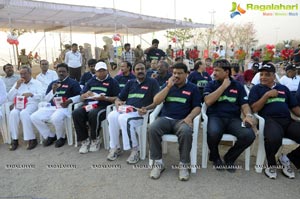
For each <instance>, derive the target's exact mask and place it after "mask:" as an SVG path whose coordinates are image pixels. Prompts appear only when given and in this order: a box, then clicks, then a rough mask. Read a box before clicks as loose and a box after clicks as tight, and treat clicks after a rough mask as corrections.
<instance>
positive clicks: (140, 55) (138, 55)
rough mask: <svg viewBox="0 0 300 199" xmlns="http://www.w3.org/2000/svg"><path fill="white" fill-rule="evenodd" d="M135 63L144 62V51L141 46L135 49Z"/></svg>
mask: <svg viewBox="0 0 300 199" xmlns="http://www.w3.org/2000/svg"><path fill="white" fill-rule="evenodd" d="M134 56H135V63H137V62H141V61H144V51H143V49H142V48H141V44H139V45H137V46H136V49H134Z"/></svg>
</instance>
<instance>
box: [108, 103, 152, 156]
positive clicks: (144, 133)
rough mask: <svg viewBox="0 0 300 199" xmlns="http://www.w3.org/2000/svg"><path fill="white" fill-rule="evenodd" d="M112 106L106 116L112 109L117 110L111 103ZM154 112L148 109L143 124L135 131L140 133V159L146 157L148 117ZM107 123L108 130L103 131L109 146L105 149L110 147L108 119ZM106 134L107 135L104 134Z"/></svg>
mask: <svg viewBox="0 0 300 199" xmlns="http://www.w3.org/2000/svg"><path fill="white" fill-rule="evenodd" d="M110 106H111V107H109V110H108V109H106V117H107V116H108V114H109V113H110V112H111V111H112V110H115V106H114V105H113V106H112V105H110ZM151 112H152V110H148V111H147V113H146V114H145V115H143V125H142V126H138V127H136V129H135V131H136V133H137V135H138V139H139V150H140V159H141V160H144V159H145V158H146V146H147V127H148V118H149V114H150V113H151ZM106 124H107V128H106V129H107V130H106V131H104V132H103V137H105V139H104V143H106V144H105V145H106V146H107V147H105V149H107V150H108V149H109V131H108V125H109V124H108V121H107V120H106ZM104 135H105V136H104Z"/></svg>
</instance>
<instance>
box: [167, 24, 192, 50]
mask: <svg viewBox="0 0 300 199" xmlns="http://www.w3.org/2000/svg"><path fill="white" fill-rule="evenodd" d="M184 21H186V22H192V20H191V19H187V18H184ZM166 37H167V38H168V39H173V38H174V37H175V38H176V39H177V42H178V44H179V45H180V48H181V49H183V48H184V45H185V43H186V42H189V40H190V39H191V38H193V37H194V35H193V34H192V29H191V28H178V29H174V30H168V31H167V35H166Z"/></svg>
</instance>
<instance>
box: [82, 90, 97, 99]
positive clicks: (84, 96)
mask: <svg viewBox="0 0 300 199" xmlns="http://www.w3.org/2000/svg"><path fill="white" fill-rule="evenodd" d="M93 95H94V93H93V92H92V91H88V92H86V93H83V94H82V95H81V97H82V98H83V99H85V98H88V97H91V96H93Z"/></svg>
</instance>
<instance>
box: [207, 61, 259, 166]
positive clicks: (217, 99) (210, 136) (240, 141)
mask: <svg viewBox="0 0 300 199" xmlns="http://www.w3.org/2000/svg"><path fill="white" fill-rule="evenodd" d="M213 66H214V80H213V81H211V82H209V83H208V84H207V85H206V87H205V88H204V92H203V95H204V102H205V104H206V105H207V107H208V108H207V116H208V124H207V144H208V147H209V150H210V154H209V160H210V161H212V162H213V166H214V168H216V169H217V170H220V169H222V168H223V167H224V166H225V167H226V168H227V170H228V171H229V172H235V169H236V166H235V165H234V162H235V161H236V159H237V158H238V157H239V155H240V154H241V153H242V152H243V151H244V150H245V149H246V148H248V146H250V145H251V144H252V142H253V141H254V139H255V134H254V132H253V130H252V128H248V127H242V126H241V123H242V122H243V124H246V123H248V124H249V125H251V126H252V125H253V123H254V121H253V115H252V113H251V110H250V107H249V105H248V100H247V99H248V98H247V94H246V91H245V89H244V87H243V85H242V84H240V83H239V82H237V81H236V80H233V79H232V78H231V66H230V63H229V62H228V61H227V60H226V59H221V60H217V61H215V62H214V64H213ZM241 111H242V113H243V115H244V119H243V121H242V119H241ZM225 132H226V133H230V134H232V135H234V136H235V137H236V138H237V141H236V142H235V144H234V146H233V147H231V148H230V149H229V151H228V152H227V153H226V154H225V156H224V161H225V165H224V163H223V161H222V159H221V158H220V154H219V149H218V145H219V143H220V141H221V139H222V136H223V134H224V133H225Z"/></svg>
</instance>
